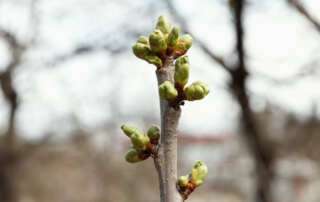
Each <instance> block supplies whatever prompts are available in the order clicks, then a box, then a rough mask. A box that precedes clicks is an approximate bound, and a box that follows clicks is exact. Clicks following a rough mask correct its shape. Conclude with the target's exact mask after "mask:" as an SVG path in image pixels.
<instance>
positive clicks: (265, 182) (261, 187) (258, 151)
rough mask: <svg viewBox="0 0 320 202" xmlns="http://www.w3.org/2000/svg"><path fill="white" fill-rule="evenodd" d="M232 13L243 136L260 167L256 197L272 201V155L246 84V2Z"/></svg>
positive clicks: (235, 3) (238, 2) (234, 73)
mask: <svg viewBox="0 0 320 202" xmlns="http://www.w3.org/2000/svg"><path fill="white" fill-rule="evenodd" d="M232 2H233V4H232V6H231V10H232V13H233V16H234V29H235V34H236V51H237V56H238V58H237V61H238V63H237V65H236V66H235V69H233V70H232V73H231V83H230V88H231V91H232V93H233V95H234V97H235V99H236V100H237V101H238V103H239V105H240V108H241V122H242V124H241V126H242V130H243V131H242V132H243V133H242V134H243V136H244V138H245V140H246V143H247V146H248V149H249V151H250V153H251V155H252V156H253V158H254V161H255V168H256V176H257V178H256V183H257V184H256V195H255V200H256V201H259V202H270V201H271V194H270V186H271V180H272V171H271V163H272V152H271V151H270V147H269V145H268V144H267V142H266V141H264V140H263V139H262V138H261V134H260V132H259V130H258V128H257V124H256V123H255V120H254V114H253V111H252V108H251V106H250V99H249V96H248V93H247V88H246V83H247V78H248V76H249V73H248V71H247V66H246V54H245V47H244V39H245V35H244V26H243V16H244V10H245V1H244V0H236V1H232Z"/></svg>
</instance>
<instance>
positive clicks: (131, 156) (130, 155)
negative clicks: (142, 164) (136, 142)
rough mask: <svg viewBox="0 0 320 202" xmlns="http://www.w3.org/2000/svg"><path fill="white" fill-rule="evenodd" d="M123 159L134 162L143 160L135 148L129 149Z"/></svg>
mask: <svg viewBox="0 0 320 202" xmlns="http://www.w3.org/2000/svg"><path fill="white" fill-rule="evenodd" d="M125 159H126V161H127V162H129V163H136V162H139V161H142V160H143V159H140V158H139V153H138V151H137V150H135V149H129V151H128V152H127V154H126V156H125Z"/></svg>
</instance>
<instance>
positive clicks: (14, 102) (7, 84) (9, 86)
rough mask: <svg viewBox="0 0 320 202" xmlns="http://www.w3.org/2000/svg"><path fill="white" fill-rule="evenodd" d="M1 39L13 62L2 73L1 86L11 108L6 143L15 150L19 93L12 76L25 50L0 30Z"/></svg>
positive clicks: (0, 75) (13, 38)
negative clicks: (6, 46) (5, 44)
mask: <svg viewBox="0 0 320 202" xmlns="http://www.w3.org/2000/svg"><path fill="white" fill-rule="evenodd" d="M0 38H2V39H4V40H5V42H6V43H7V45H8V48H9V52H10V54H11V62H10V63H9V64H8V65H7V67H6V68H5V71H4V72H2V73H0V84H1V90H2V92H3V95H4V96H5V99H6V100H7V102H8V103H9V106H10V113H9V122H8V129H7V132H6V133H5V142H6V146H7V147H8V148H11V149H14V147H15V144H16V133H15V121H14V119H15V115H16V111H17V108H18V98H17V92H16V90H15V88H14V86H13V81H12V77H13V76H12V75H13V72H14V70H15V68H16V67H17V66H18V65H19V64H20V62H21V58H22V53H23V51H24V49H25V48H24V46H22V45H21V44H20V43H19V42H18V40H17V39H16V37H15V36H14V35H13V34H11V33H10V32H8V31H5V30H2V29H0Z"/></svg>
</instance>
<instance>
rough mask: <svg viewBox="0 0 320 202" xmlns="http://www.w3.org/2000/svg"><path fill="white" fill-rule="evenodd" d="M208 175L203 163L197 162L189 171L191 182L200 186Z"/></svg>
mask: <svg viewBox="0 0 320 202" xmlns="http://www.w3.org/2000/svg"><path fill="white" fill-rule="evenodd" d="M207 175H208V167H207V166H206V164H205V163H204V162H203V161H197V162H196V163H195V164H194V166H193V168H192V171H191V182H193V183H194V184H195V185H196V186H200V185H201V184H202V183H203V182H204V180H205V178H206V176H207Z"/></svg>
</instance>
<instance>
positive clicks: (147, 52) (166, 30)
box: [132, 16, 192, 68]
mask: <svg viewBox="0 0 320 202" xmlns="http://www.w3.org/2000/svg"><path fill="white" fill-rule="evenodd" d="M179 33H180V30H179V28H178V27H173V26H172V25H171V24H170V23H169V22H168V21H167V20H166V19H165V17H163V16H160V17H159V19H158V22H157V25H156V27H155V29H154V30H153V32H152V33H151V34H150V35H149V37H146V36H140V37H139V39H138V40H137V42H136V43H135V44H134V45H133V46H132V50H133V53H134V54H135V55H136V56H137V57H138V58H140V59H142V60H145V61H147V62H148V63H150V64H154V65H155V66H157V68H161V67H162V65H163V62H164V60H165V59H166V58H167V57H173V58H178V57H180V56H182V55H184V54H185V53H186V52H187V51H188V49H189V48H190V47H191V45H192V37H191V36H190V35H188V34H185V35H182V36H180V34H179Z"/></svg>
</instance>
